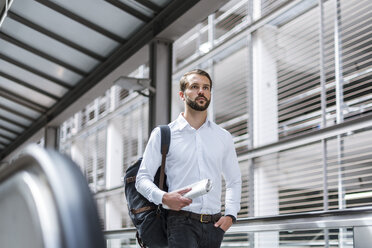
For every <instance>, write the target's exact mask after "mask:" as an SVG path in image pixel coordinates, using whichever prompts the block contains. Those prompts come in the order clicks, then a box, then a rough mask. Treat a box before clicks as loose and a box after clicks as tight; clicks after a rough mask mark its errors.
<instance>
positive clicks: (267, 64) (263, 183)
mask: <svg viewBox="0 0 372 248" xmlns="http://www.w3.org/2000/svg"><path fill="white" fill-rule="evenodd" d="M275 32H276V29H275V27H272V26H268V25H267V26H265V27H263V28H261V29H259V30H258V31H257V32H256V33H255V34H254V35H253V37H252V42H253V43H252V44H253V46H252V62H253V128H252V129H253V146H254V147H260V146H263V145H266V144H270V143H273V142H276V141H277V140H278V117H277V116H278V100H277V95H278V93H277V88H278V86H277V66H276V60H275V58H274V54H275V49H276V47H275V44H274V43H273V42H272V40H273V39H272V37H273V36H274V35H275ZM251 121H252V120H251ZM270 174H272V172H269V171H266V168H265V167H264V166H263V167H257V166H255V167H254V205H255V206H254V215H255V216H267V215H277V214H279V196H278V195H279V192H278V187H279V185H278V184H277V183H276V182H275V181H272V180H271V179H272V178H270V176H268V175H270ZM253 243H254V247H255V248H258V247H271V248H276V247H279V233H278V232H259V233H255V238H254V242H253ZM251 247H252V246H251Z"/></svg>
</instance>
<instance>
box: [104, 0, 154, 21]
mask: <svg viewBox="0 0 372 248" xmlns="http://www.w3.org/2000/svg"><path fill="white" fill-rule="evenodd" d="M105 1H106V2H108V3H110V4H112V5H114V6H115V7H117V8H119V9H121V10H123V11H124V12H127V13H128V14H130V15H132V16H134V17H136V18H138V19H140V20H141V21H144V22H146V23H147V22H149V21H151V18H150V17H148V16H146V15H144V14H142V13H141V12H139V11H137V10H135V9H133V8H131V7H129V6H128V5H126V4H125V3H123V2H120V1H117V0H105Z"/></svg>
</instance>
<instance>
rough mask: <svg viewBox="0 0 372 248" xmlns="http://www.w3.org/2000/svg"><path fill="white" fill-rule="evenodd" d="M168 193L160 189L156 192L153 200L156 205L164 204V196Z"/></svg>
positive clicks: (153, 194)
mask: <svg viewBox="0 0 372 248" xmlns="http://www.w3.org/2000/svg"><path fill="white" fill-rule="evenodd" d="M165 193H166V192H165V191H162V190H160V189H157V190H154V191H153V193H152V200H153V202H154V203H155V204H156V205H159V204H162V203H163V202H162V200H163V196H164V194H165Z"/></svg>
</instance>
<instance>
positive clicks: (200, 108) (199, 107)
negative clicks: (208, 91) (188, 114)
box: [185, 95, 211, 111]
mask: <svg viewBox="0 0 372 248" xmlns="http://www.w3.org/2000/svg"><path fill="white" fill-rule="evenodd" d="M201 98H202V99H204V101H205V104H204V105H200V104H199V103H198V102H197V100H199V99H201ZM185 99H186V104H187V105H189V107H190V108H192V109H193V110H196V111H204V110H206V109H207V108H208V106H209V103H210V102H211V99H209V100H208V99H207V98H206V97H205V96H198V97H197V98H195V100H191V98H189V97H188V96H186V95H185Z"/></svg>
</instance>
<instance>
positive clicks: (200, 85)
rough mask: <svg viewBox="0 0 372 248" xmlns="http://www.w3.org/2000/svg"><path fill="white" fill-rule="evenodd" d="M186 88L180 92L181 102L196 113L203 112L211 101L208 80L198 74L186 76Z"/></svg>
mask: <svg viewBox="0 0 372 248" xmlns="http://www.w3.org/2000/svg"><path fill="white" fill-rule="evenodd" d="M187 82H188V84H187V87H186V89H185V91H184V92H180V96H181V98H182V100H184V101H185V102H186V104H187V105H188V106H189V107H190V108H192V109H193V110H196V111H204V110H206V109H207V108H208V106H209V103H210V101H211V88H210V82H209V79H208V78H207V77H205V76H202V75H199V74H191V75H189V76H187Z"/></svg>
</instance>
